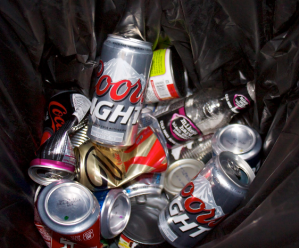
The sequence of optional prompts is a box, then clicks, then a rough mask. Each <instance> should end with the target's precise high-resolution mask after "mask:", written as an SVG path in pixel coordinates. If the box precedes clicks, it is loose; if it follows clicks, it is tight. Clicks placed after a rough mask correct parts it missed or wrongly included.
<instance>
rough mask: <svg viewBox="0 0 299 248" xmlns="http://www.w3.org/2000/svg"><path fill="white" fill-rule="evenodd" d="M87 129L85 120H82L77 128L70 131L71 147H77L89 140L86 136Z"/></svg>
mask: <svg viewBox="0 0 299 248" xmlns="http://www.w3.org/2000/svg"><path fill="white" fill-rule="evenodd" d="M87 129H88V126H87V118H86V119H83V120H82V121H81V122H80V123H79V124H78V125H77V126H75V127H74V128H72V129H71V132H70V139H71V142H72V145H73V147H79V146H81V145H82V144H83V143H84V142H86V141H87V140H89V137H88V136H87Z"/></svg>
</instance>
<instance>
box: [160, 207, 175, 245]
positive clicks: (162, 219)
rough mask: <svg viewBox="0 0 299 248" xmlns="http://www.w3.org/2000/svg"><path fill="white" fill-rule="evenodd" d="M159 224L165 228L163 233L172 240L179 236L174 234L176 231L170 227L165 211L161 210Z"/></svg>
mask: <svg viewBox="0 0 299 248" xmlns="http://www.w3.org/2000/svg"><path fill="white" fill-rule="evenodd" d="M159 224H160V228H161V229H162V230H163V233H164V234H165V236H166V237H167V238H168V239H169V240H170V241H171V242H174V241H175V240H176V239H177V238H178V236H177V235H175V234H174V232H173V231H172V230H171V229H170V227H169V226H168V225H167V221H166V219H165V214H164V211H162V212H161V214H160V217H159Z"/></svg>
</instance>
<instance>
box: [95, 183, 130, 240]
mask: <svg viewBox="0 0 299 248" xmlns="http://www.w3.org/2000/svg"><path fill="white" fill-rule="evenodd" d="M94 195H95V196H96V198H97V199H98V201H99V203H100V205H101V226H102V228H101V234H102V236H103V237H104V238H106V239H111V238H114V237H115V236H117V235H118V234H120V233H121V232H122V231H123V230H124V229H125V227H126V226H127V224H128V221H129V218H130V215H131V202H130V200H129V198H128V196H127V195H125V194H124V192H123V190H122V189H119V188H116V189H111V190H109V191H108V192H107V191H106V192H105V191H99V192H94Z"/></svg>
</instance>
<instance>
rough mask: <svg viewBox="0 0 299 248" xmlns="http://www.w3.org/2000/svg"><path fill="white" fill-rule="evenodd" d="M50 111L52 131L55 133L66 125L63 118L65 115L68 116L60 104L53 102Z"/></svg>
mask: <svg viewBox="0 0 299 248" xmlns="http://www.w3.org/2000/svg"><path fill="white" fill-rule="evenodd" d="M48 111H49V116H50V118H51V121H52V129H53V131H54V133H55V132H56V131H57V130H58V129H59V128H61V127H62V125H63V124H64V123H65V120H64V119H63V116H64V115H65V114H67V110H66V108H65V107H64V106H63V105H62V104H60V103H59V102H56V101H52V102H50V104H49V110H48Z"/></svg>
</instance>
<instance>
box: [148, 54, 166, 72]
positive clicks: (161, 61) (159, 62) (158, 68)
mask: <svg viewBox="0 0 299 248" xmlns="http://www.w3.org/2000/svg"><path fill="white" fill-rule="evenodd" d="M165 53H166V49H161V50H157V51H154V53H153V61H152V67H151V72H150V77H154V76H160V75H163V74H165V72H166V68H165Z"/></svg>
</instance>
